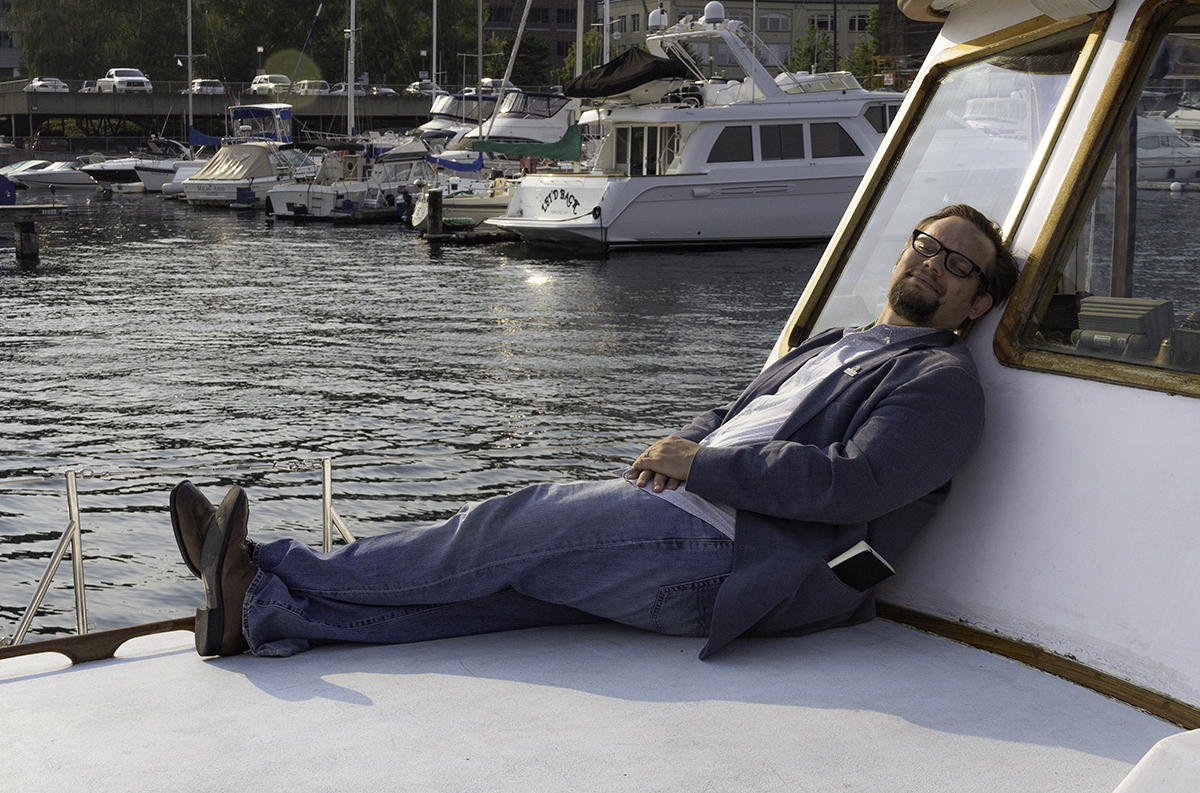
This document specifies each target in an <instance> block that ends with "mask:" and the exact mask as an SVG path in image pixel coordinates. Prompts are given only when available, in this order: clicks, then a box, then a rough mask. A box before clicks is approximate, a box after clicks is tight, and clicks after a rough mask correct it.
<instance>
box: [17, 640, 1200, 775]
mask: <svg viewBox="0 0 1200 793" xmlns="http://www.w3.org/2000/svg"><path fill="white" fill-rule="evenodd" d="M192 641H193V640H192V635H191V634H190V633H172V634H165V635H161V636H156V637H146V638H143V639H138V640H135V642H133V643H130V644H127V645H126V647H125V648H124V649H123V650H122V652H121V653H120V657H119V658H117V659H115V660H111V661H103V662H96V663H92V664H84V665H81V666H78V667H75V668H69V667H66V662H65V660H63V659H62V656H58V655H39V656H32V657H30V656H26V657H21V658H14V659H9V660H6V661H0V735H3V747H4V752H3V753H4V759H3V761H2V762H0V787H2V788H3V789H5V790H20V791H57V790H64V791H66V790H69V791H73V793H77V792H78V791H83V790H123V791H143V790H163V791H181V790H206V791H226V790H229V791H233V790H262V791H275V790H280V791H282V790H289V791H292V790H304V791H310V790H346V789H351V788H356V789H366V790H397V791H439V792H441V791H472V792H475V791H522V792H523V793H528V792H529V791H606V792H607V791H637V792H638V793H642V792H644V791H753V793H765V792H766V791H822V792H824V791H842V790H844V791H888V793H898V792H902V791H937V792H938V793H940V792H942V791H989V792H992V791H1021V792H1022V793H1034V792H1035V791H1054V793H1064V792H1065V791H1112V790H1113V789H1114V788H1116V787H1117V786H1118V785H1119V784H1120V783H1121V781H1122V780H1123V779H1124V778H1125V777H1126V775H1127V774H1129V772H1130V770H1131V769H1132V768H1133V767H1134V765H1135V764H1136V763H1137V762H1138V761H1139V759H1141V757H1142V756H1143V755H1144V754H1145V753H1146V752H1147V751H1148V750H1150V749H1151V747H1152V746H1154V744H1155V743H1156V742H1158V741H1159V740H1160V739H1162V738H1165V737H1167V736H1171V735H1175V734H1177V733H1180V732H1181V731H1180V730H1179V729H1178V728H1177V727H1175V726H1173V725H1170V724H1167V723H1165V722H1162V721H1160V720H1158V719H1156V718H1154V717H1152V716H1149V715H1146V714H1144V713H1141V712H1139V711H1135V710H1133V709H1131V708H1129V707H1126V706H1125V705H1122V704H1120V703H1118V702H1115V701H1112V700H1109V699H1106V698H1104V697H1102V696H1099V695H1097V694H1095V693H1093V692H1090V691H1088V690H1085V689H1083V688H1080V687H1077V686H1075V685H1073V684H1071V683H1068V682H1065V681H1063V680H1060V679H1058V678H1055V677H1052V676H1049V675H1046V674H1044V673H1042V672H1039V671H1037V670H1034V669H1030V668H1028V667H1025V666H1022V665H1021V664H1018V663H1015V662H1013V661H1010V660H1008V659H1005V658H1002V657H999V656H994V655H991V654H988V653H985V652H981V651H978V650H974V649H972V648H968V647H965V646H962V645H959V644H956V643H953V642H950V641H947V640H945V639H942V638H939V637H935V636H930V635H927V634H923V633H920V632H917V631H914V630H911V629H908V628H905V627H902V626H898V625H895V624H891V623H887V622H883V621H880V620H876V621H874V622H872V623H868V624H865V625H861V626H857V627H854V628H849V629H843V630H835V631H829V632H826V633H823V634H818V635H815V636H809V637H804V638H799V639H762V640H741V641H739V642H737V643H735V644H734V645H733V646H731V647H730V648H728V649H726V650H725V651H723V652H722V653H720V654H718V655H717V656H716V657H714V658H712V659H711V660H709V661H704V662H702V661H699V660H697V659H696V653H697V652H698V651H699V649H700V647H701V645H702V643H703V642H702V640H699V639H678V638H668V637H662V636H656V635H651V634H647V633H642V632H638V631H635V630H632V629H627V628H623V627H619V626H611V625H597V626H576V627H563V628H547V629H537V630H529V631H519V632H514V633H507V634H497V635H490V636H475V637H467V638H461V639H451V640H444V641H437V642H429V643H424V644H414V645H407V646H401V647H375V646H361V645H354V646H339V647H325V648H320V649H317V650H315V651H313V652H309V653H305V654H302V655H298V656H295V657H293V658H287V659H267V658H254V657H251V656H242V657H237V658H226V659H212V660H204V659H201V658H199V657H198V656H196V654H195V652H194V649H193V643H192ZM1189 735H1190V734H1189Z"/></svg>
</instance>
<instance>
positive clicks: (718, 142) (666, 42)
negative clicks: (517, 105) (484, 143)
mask: <svg viewBox="0 0 1200 793" xmlns="http://www.w3.org/2000/svg"><path fill="white" fill-rule="evenodd" d="M663 18H664V17H663V14H662V13H661V12H658V11H656V12H653V13H652V14H651V20H652V22H651V26H652V28H653V30H654V32H653V33H651V34H650V35H649V36H648V37H647V40H646V44H647V47H648V48H649V51H650V54H649V55H646V54H644V53H640V51H637V50H630V51H629V52H628V53H626V55H625V56H623V57H624V58H630V60H632V58H631V57H630V56H631V55H632V56H633V57H634V58H637V59H638V61H639V62H638V63H630V64H617V62H613V63H612V64H608V65H606V67H601V68H602V69H604V70H605V72H604V74H603V75H602V76H601V77H599V78H597V77H593V76H590V75H588V74H585V75H582V78H576V80H575V81H573V82H572V83H568V84H567V85H566V86H564V93H565V94H567V95H568V96H571V95H578V96H584V97H589V98H591V99H592V100H593V102H594V107H593V108H591V109H589V110H585V111H584V112H583V113H582V114H581V117H580V123H581V124H583V125H589V124H594V125H599V126H600V127H601V128H602V129H603V131H604V138H603V141H602V142H601V144H600V148H599V152H598V153H597V155H596V158H595V161H594V163H593V165H592V168H591V170H590V171H588V172H585V173H549V174H531V175H530V176H528V177H527V178H526V179H525V180H524V181H523V182H522V184H521V187H520V188H519V189H518V190H517V191H516V194H515V195H514V196H513V200H512V203H511V204H510V205H509V209H508V213H507V215H505V216H504V217H500V218H495V219H492V220H489V221H488V222H489V223H493V224H495V225H497V226H500V227H502V228H505V229H509V230H511V231H515V232H516V233H518V234H520V235H521V237H522V238H523V239H525V240H526V241H529V242H570V243H589V244H593V245H599V246H602V247H613V246H622V245H678V244H693V243H700V244H713V243H735V242H743V243H749V242H783V241H793V240H805V239H817V238H824V237H829V236H830V235H831V234H832V233H833V230H834V228H836V226H837V222H838V219H839V218H840V217H841V215H842V213H843V212H844V211H845V209H846V207H847V205H848V204H849V203H850V197H851V196H852V195H853V194H854V190H855V189H856V188H857V187H858V183H859V181H860V180H861V179H862V176H863V174H864V173H866V169H867V165H868V164H869V163H870V161H871V158H872V157H873V156H874V154H875V151H876V150H877V149H878V147H879V145H880V143H881V142H882V140H883V136H884V134H885V133H886V131H887V128H888V124H889V122H890V120H891V118H892V117H893V116H894V115H895V113H896V111H897V109H898V108H899V106H900V102H901V99H902V97H901V96H900V95H899V94H894V93H882V92H881V93H875V92H870V91H866V90H864V89H863V88H861V87H860V86H859V84H858V82H857V81H856V80H855V79H854V77H853V76H851V75H850V74H849V73H836V74H816V75H810V74H795V73H791V72H788V71H786V70H784V69H782V67H779V69H780V70H779V72H778V76H776V77H772V76H771V74H770V73H769V72H768V71H767V69H766V68H764V66H763V65H762V64H761V63H760V62H759V61H758V59H756V58H755V57H754V53H755V51H756V44H755V41H754V38H753V35H752V34H751V32H750V30H749V28H747V27H746V26H745V25H744V24H743V23H741V22H739V21H732V20H727V19H725V13H724V9H723V7H722V6H721V4H720V3H710V4H709V5H708V6H707V8H706V10H705V16H704V17H702V18H701V19H699V20H694V19H693V18H692V17H690V16H689V17H686V18H684V19H683V20H682V21H680V22H679V24H677V25H675V26H674V27H671V28H665V26H664V25H663ZM700 44H704V45H712V46H713V48H714V50H715V49H716V46H717V45H718V44H719V45H721V46H722V47H723V48H727V49H728V51H729V52H730V53H731V54H732V56H733V57H735V58H736V59H737V62H738V64H739V65H740V66H741V68H742V69H743V71H744V72H745V74H746V77H745V79H744V80H739V81H733V82H728V81H725V80H716V79H704V78H701V74H702V69H701V67H700V66H699V65H698V64H696V63H695V62H694V61H693V60H692V55H691V53H692V52H693V49H692V48H693V46H694V45H700ZM759 48H760V49H762V48H761V46H760V47H759ZM639 53H640V54H639ZM668 55H672V56H674V58H673V59H672V58H668ZM684 64H688V65H689V67H690V70H691V71H690V73H689V72H688V71H686V70H685V69H684ZM639 74H640V75H641V77H640V79H639ZM687 76H691V77H693V78H698V79H696V80H695V81H694V82H691V83H686V84H685V81H684V79H683V78H684V77H687ZM589 78H590V79H589Z"/></svg>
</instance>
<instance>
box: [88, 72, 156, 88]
mask: <svg viewBox="0 0 1200 793" xmlns="http://www.w3.org/2000/svg"><path fill="white" fill-rule="evenodd" d="M96 87H97V88H99V89H100V93H102V94H149V93H153V92H154V86H152V85H151V84H150V78H149V77H147V76H146V75H144V74H142V73H141V71H139V70H138V69H109V70H108V74H106V75H104V76H103V77H101V78H100V79H99V80H97V81H96Z"/></svg>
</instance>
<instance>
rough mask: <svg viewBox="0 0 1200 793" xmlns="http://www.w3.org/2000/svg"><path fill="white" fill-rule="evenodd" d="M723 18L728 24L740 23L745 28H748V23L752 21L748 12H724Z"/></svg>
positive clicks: (752, 18)
mask: <svg viewBox="0 0 1200 793" xmlns="http://www.w3.org/2000/svg"><path fill="white" fill-rule="evenodd" d="M725 18H726V19H728V20H729V21H730V22H741V23H742V24H744V25H745V26H746V27H749V26H750V23H751V22H753V21H754V17H753V16H752V15H751V14H750V12H749V11H726V12H725Z"/></svg>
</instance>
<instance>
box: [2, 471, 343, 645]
mask: <svg viewBox="0 0 1200 793" xmlns="http://www.w3.org/2000/svg"><path fill="white" fill-rule="evenodd" d="M319 462H320V466H321V489H322V493H321V507H322V509H321V512H322V530H323V531H322V534H323V537H322V540H323V541H322V546H323V548H324V550H325V552H326V553H328V552H329V551H331V550H333V528H334V527H335V526H336V527H337V530H338V534H339V535H340V536H341V538H342V541H343V542H344V543H346V544H347V545H349V544H350V543H352V542H354V535H352V534H351V533H350V531H349V529H347V528H346V524H345V523H344V522H343V521H342V519H341V517H339V516H338V514H337V512H336V511H335V510H334V508H333V458H330V457H326V458H323V459H321V460H320V461H319ZM315 463H316V461H306V460H301V461H290V462H287V463H278V462H276V463H271V464H258V465H252V466H249V468H250V469H251V470H253V469H255V468H258V469H262V468H265V467H266V468H270V469H271V470H284V471H304V470H313V469H315V468H316V464H315ZM218 470H219V471H222V472H227V471H237V470H247V467H234V466H224V467H220V468H218V469H205V471H204V472H205V473H209V472H215V471H218ZM131 473H150V472H146V471H141V472H132V471H102V472H96V471H93V470H91V469H82V470H79V471H66V472H64V473H63V474H61V475H59V474H52V475H50V476H45V477H39V478H36V479H22V480H7V481H6V482H5V483H4V484H15V483H17V482H44V481H49V480H53V479H57V478H58V477H59V476H62V477H63V478H64V479H65V480H66V488H67V518H68V520H67V527H66V528H65V529H64V530H63V533H62V536H61V537H59V541H58V547H57V548H56V549H55V550H54V553H53V554H52V555H51V557H50V562H49V563H48V564H47V565H46V572H45V573H43V574H42V577H41V579H40V580H39V581H38V585H37V589H36V591H35V592H34V595H33V599H32V600H31V601H30V602H29V607H28V608H26V609H25V613H24V615H22V617H21V620H20V622H18V623H17V630H16V632H15V633H14V634H13V636H12V637H11V638H8V637H2V636H0V647H6V646H9V645H18V644H20V643H21V642H22V641H23V640H24V638H25V634H26V633H27V632H28V630H29V626H30V625H31V624H32V623H33V618H34V616H35V615H36V614H37V610H38V608H39V607H40V606H41V605H42V600H43V598H45V596H46V593H47V592H48V591H49V590H50V583H51V582H52V581H53V580H54V575H55V573H57V572H58V567H59V565H60V564H62V560H63V557H64V556H66V553H67V548H68V546H69V547H70V549H71V568H72V572H73V578H72V583H73V586H74V589H75V632H76V634H78V635H80V636H83V635H85V634H86V633H87V632H88V628H89V624H88V621H87V602H86V599H85V596H84V591H85V589H84V580H83V538H82V533H81V531H80V520H79V490H78V487H77V484H76V480H77V479H78V478H79V477H87V478H94V477H95V478H98V477H101V476H112V475H115V474H125V475H128V474H131ZM153 473H154V474H156V475H157V474H163V473H179V474H189V473H190V474H195V473H198V472H197V471H195V470H192V471H175V472H164V471H154V472H153Z"/></svg>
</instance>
